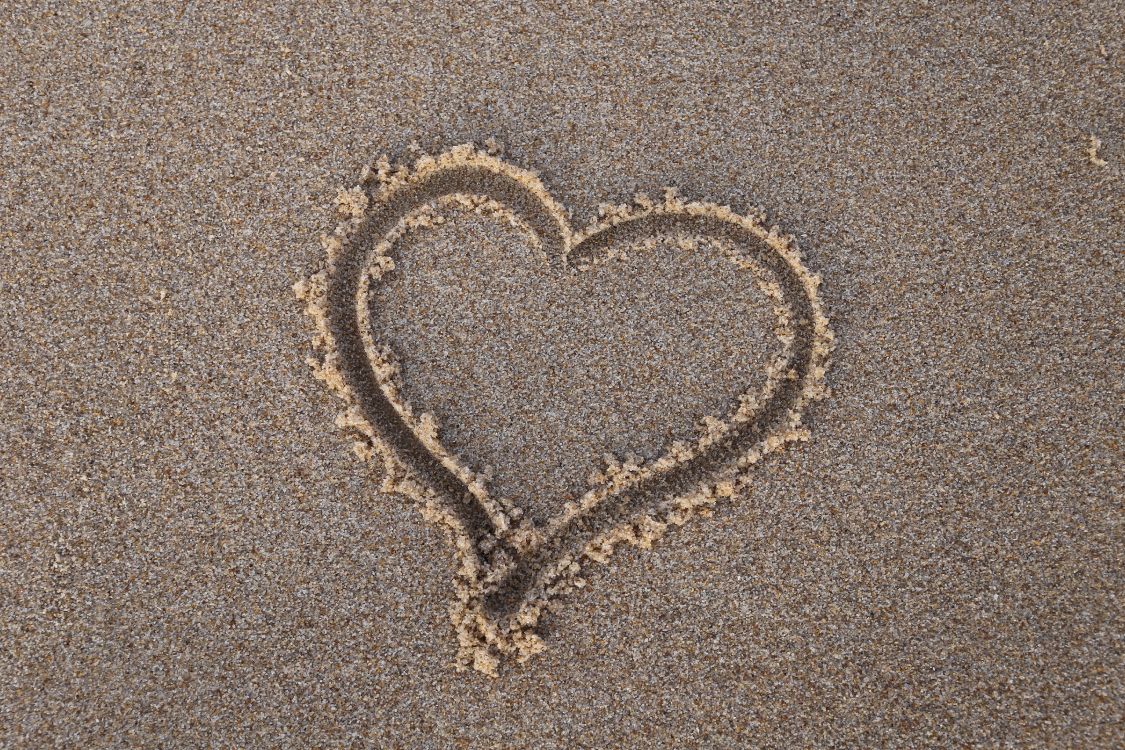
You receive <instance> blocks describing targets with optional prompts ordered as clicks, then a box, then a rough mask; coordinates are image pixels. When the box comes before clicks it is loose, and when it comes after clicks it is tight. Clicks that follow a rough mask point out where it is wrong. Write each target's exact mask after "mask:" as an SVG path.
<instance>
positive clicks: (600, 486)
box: [295, 146, 833, 675]
mask: <svg viewBox="0 0 1125 750" xmlns="http://www.w3.org/2000/svg"><path fill="white" fill-rule="evenodd" d="M339 202H340V206H341V211H342V213H343V214H345V215H346V217H347V218H346V219H345V220H344V221H342V222H341V223H340V224H339V226H337V227H336V230H335V232H334V233H333V234H332V235H330V236H326V237H324V238H323V240H322V242H323V245H324V247H325V249H326V251H327V258H326V260H325V263H324V266H323V268H321V269H320V270H318V271H317V272H316V273H315V274H313V275H312V276H311V277H310V278H308V279H306V280H303V281H301V282H299V283H298V284H297V285H296V286H295V291H296V292H297V295H298V296H299V297H300V298H301V299H302V300H304V302H305V304H306V309H307V311H308V313H309V315H310V316H311V317H312V318H313V320H314V321H315V323H316V326H317V335H316V339H315V342H314V343H315V346H316V348H317V350H318V351H319V352H320V355H321V356H320V357H318V358H314V359H312V360H310V364H312V366H313V368H314V372H315V374H316V375H317V377H318V378H319V379H321V380H323V381H324V382H325V383H327V384H328V386H329V387H330V388H331V390H332V391H333V392H334V393H335V394H336V395H337V396H339V397H340V398H341V399H342V400H343V401H344V404H345V409H344V411H343V412H342V413H341V414H340V416H339V417H338V418H337V424H338V425H339V426H340V427H341V428H343V429H345V430H346V431H348V433H349V434H351V435H353V436H354V437H355V439H356V443H355V449H356V452H357V453H358V454H359V455H361V456H362V457H364V458H367V459H372V460H373V459H376V458H378V459H379V460H380V461H381V464H382V467H383V489H384V490H385V491H388V492H394V493H397V494H400V495H403V496H406V497H408V498H410V499H412V500H414V501H415V502H417V503H418V505H419V506H420V508H421V510H422V512H423V514H424V515H425V517H426V518H427V519H429V520H432V521H434V522H436V523H438V524H440V525H442V526H443V527H444V528H445V529H446V530H447V532H448V535H449V537H450V539H451V541H452V543H453V547H454V549H455V551H456V556H457V562H458V570H457V575H456V580H455V588H456V600H455V603H454V606H453V607H451V615H452V619H453V622H454V625H455V627H456V629H457V633H458V638H459V644H460V649H459V652H458V659H457V664H458V666H459V667H470V666H471V667H473V668H475V669H477V670H479V671H481V672H485V673H488V674H493V675H495V674H496V669H497V666H498V663H499V659H500V657H501V656H505V655H510V656H514V657H516V658H517V659H519V660H520V661H523V660H526V659H527V658H529V657H531V656H532V655H534V654H535V653H537V652H539V651H541V650H542V649H543V648H544V643H543V641H542V639H541V637H540V636H539V635H538V634H537V633H536V629H537V626H538V624H539V621H540V618H541V616H542V615H543V613H544V612H545V610H546V606H547V604H548V602H549V601H550V600H552V599H554V598H556V597H557V596H559V595H560V594H562V593H564V592H566V591H568V590H571V589H573V588H575V587H578V586H581V585H583V580H582V578H581V577H580V572H581V569H582V566H583V565H584V564H586V563H588V562H590V561H596V562H606V561H607V560H608V558H609V556H610V555H611V554H612V552H613V549H614V547H615V546H616V545H618V544H620V543H622V542H626V543H630V544H634V545H637V546H640V547H645V548H648V547H650V546H651V545H652V542H653V541H655V540H656V539H658V538H659V537H660V536H661V535H662V534H663V533H664V531H665V530H666V529H667V528H668V527H669V526H670V525H682V524H683V523H684V522H686V521H687V520H688V519H689V518H690V517H692V516H693V515H695V514H697V513H699V512H706V510H707V509H708V508H709V507H710V506H712V505H714V504H715V503H716V502H717V501H718V500H720V499H724V498H730V497H734V496H735V495H736V494H737V493H738V492H739V490H740V489H741V487H742V486H743V485H744V484H745V483H746V481H747V476H748V470H749V469H750V467H751V466H752V465H753V464H755V463H756V462H757V461H759V460H760V459H761V458H762V457H763V456H765V455H766V454H768V453H770V452H772V451H774V450H777V449H778V448H780V447H782V446H784V445H785V444H787V443H789V442H793V441H799V440H805V439H807V437H808V432H807V430H806V429H805V427H804V426H803V425H802V412H803V410H804V408H805V407H806V406H807V405H808V404H809V403H810V402H812V401H814V400H816V399H820V398H823V397H824V396H825V395H826V393H827V390H826V387H825V372H826V367H827V363H828V356H829V354H830V352H831V350H832V346H833V336H832V332H831V330H830V329H829V327H828V320H827V318H826V317H825V314H824V312H823V310H822V309H821V304H820V300H819V297H818V294H817V289H818V286H819V278H818V277H817V276H815V275H813V274H811V273H810V272H809V271H808V270H807V269H806V268H805V267H804V265H803V263H802V262H801V257H800V253H799V251H798V250H797V248H796V245H795V243H794V241H793V239H792V237H787V236H783V235H781V234H779V233H778V232H777V230H776V229H767V228H766V227H764V226H762V224H761V223H760V222H759V220H758V219H757V218H754V217H748V216H742V215H739V214H736V213H734V212H732V211H731V210H730V209H729V208H726V207H723V206H717V205H714V204H709V203H697V202H684V201H682V200H680V199H679V198H678V197H677V196H676V195H675V193H674V192H673V191H668V192H667V193H666V195H665V197H664V199H663V200H660V201H653V200H649V199H647V198H644V197H643V196H642V197H638V199H637V201H636V202H635V203H634V204H633V205H629V206H610V207H606V208H603V211H602V216H601V218H600V220H599V221H598V222H597V223H595V224H593V225H592V226H590V227H588V228H586V229H584V230H581V231H575V230H574V229H572V228H571V226H570V223H569V220H568V218H567V214H566V212H565V211H564V209H563V208H562V206H560V205H559V204H558V203H557V202H556V201H555V200H554V199H553V198H552V197H551V196H550V194H549V193H548V192H547V190H546V188H545V187H544V186H543V184H542V183H541V182H540V180H539V179H538V177H537V176H536V175H535V174H534V173H531V172H529V171H526V170H523V169H520V168H517V167H515V166H512V165H511V164H508V163H507V162H505V161H503V160H502V159H500V158H498V157H496V156H494V155H492V154H489V153H486V152H482V151H479V150H477V149H475V148H473V147H472V146H459V147H457V148H454V149H452V150H450V151H448V152H446V153H444V154H441V155H439V156H436V157H432V156H423V157H421V158H419V159H418V160H417V161H416V162H415V163H414V164H412V165H400V166H392V165H391V164H390V163H389V162H388V161H387V160H386V159H385V158H384V159H380V160H379V161H378V162H377V163H376V164H375V165H374V167H373V168H367V169H366V170H365V173H364V176H363V179H362V180H361V184H360V185H357V186H355V187H354V188H351V189H350V190H345V191H341V193H340V196H339ZM458 211H459V212H470V213H473V214H476V215H478V216H482V217H485V218H488V219H491V220H494V221H497V222H500V223H502V224H505V225H509V226H512V227H516V228H518V229H519V230H521V231H522V232H523V233H524V234H525V236H526V237H527V238H528V241H529V242H530V243H531V244H532V245H533V246H534V247H535V248H536V249H537V250H538V251H540V255H544V256H546V258H548V259H554V260H556V261H557V262H559V263H562V264H564V265H566V266H569V267H570V268H572V269H578V270H579V271H581V270H584V269H587V268H589V267H592V266H594V265H596V264H599V263H602V262H605V261H607V260H609V259H612V258H614V257H615V256H617V255H620V254H622V253H624V252H625V251H626V250H627V251H628V252H629V253H643V252H645V251H646V250H651V249H652V248H653V247H654V246H655V245H656V244H657V243H674V244H675V245H676V246H678V247H679V248H681V249H682V250H683V251H684V252H688V253H714V254H717V255H719V256H721V257H723V258H725V259H727V260H729V261H730V262H731V263H733V264H735V266H736V267H737V269H739V273H741V274H743V276H744V278H745V281H746V284H749V285H753V286H756V287H757V288H758V289H759V290H760V291H761V292H762V293H764V295H765V297H766V299H767V300H768V301H769V304H770V307H771V308H772V312H773V315H774V316H775V318H776V324H775V327H774V333H775V335H776V338H777V341H778V343H779V353H778V354H777V356H776V357H775V358H774V359H773V360H772V361H771V362H770V364H769V365H768V366H767V367H766V371H765V373H764V385H762V386H761V388H760V389H757V390H755V391H754V392H747V393H743V394H741V395H740V397H739V398H738V399H737V403H736V404H735V405H734V407H733V408H732V409H731V410H730V412H729V413H727V414H723V415H719V416H717V417H708V418H707V419H705V420H704V421H703V423H702V426H701V429H700V430H699V434H698V435H697V436H696V437H695V438H694V439H693V440H691V441H674V442H672V443H671V444H670V445H668V446H666V448H665V450H664V451H663V453H662V454H661V455H659V456H658V457H657V458H655V459H653V460H650V461H647V462H645V461H643V460H641V459H639V458H637V457H635V456H631V457H629V458H626V459H624V460H611V461H610V462H609V464H608V465H607V466H606V467H605V468H604V470H602V471H601V472H598V473H597V474H596V475H595V476H593V477H591V483H590V486H589V487H588V488H587V490H586V491H585V493H584V494H582V495H581V496H580V497H578V498H577V499H574V500H571V501H568V502H567V503H566V504H565V505H564V506H563V507H562V509H561V510H560V511H559V512H558V513H556V514H555V515H554V516H553V517H552V518H550V519H548V520H546V521H545V522H541V523H539V524H537V523H535V522H534V521H533V520H532V519H531V517H530V515H529V514H525V513H524V512H523V510H522V509H521V508H519V507H517V506H516V505H515V504H514V503H512V502H511V501H509V500H507V499H505V498H504V497H501V496H497V495H495V493H493V492H491V491H490V487H489V477H488V476H487V475H486V474H484V473H482V472H481V471H480V469H479V467H472V466H468V465H466V463H465V461H464V460H463V459H462V458H461V457H460V456H458V455H456V454H455V453H454V452H453V451H451V450H449V449H448V448H447V447H446V446H445V445H444V444H443V442H442V440H441V436H440V433H439V429H438V424H437V421H436V419H435V418H434V417H433V416H432V415H430V414H427V413H425V412H421V411H416V410H415V409H414V408H412V406H411V405H410V404H409V403H407V401H406V399H405V397H404V395H403V394H404V384H403V382H402V380H401V370H400V367H399V365H398V359H397V355H396V352H394V351H393V350H392V349H391V348H390V347H389V346H388V345H387V344H386V343H385V342H384V341H382V340H381V339H380V331H379V330H378V326H377V325H375V321H373V320H372V316H371V309H370V304H369V300H370V297H371V291H372V289H373V288H375V287H376V285H379V284H381V283H384V279H385V278H387V277H388V274H394V273H396V271H395V262H394V257H395V248H396V244H397V243H399V242H400V241H401V240H403V238H404V237H406V236H407V235H408V234H410V233H412V232H417V231H419V230H423V229H425V228H428V227H433V226H436V225H438V224H441V223H442V222H444V221H445V218H446V215H447V214H448V213H449V212H458ZM593 427H596V426H593Z"/></svg>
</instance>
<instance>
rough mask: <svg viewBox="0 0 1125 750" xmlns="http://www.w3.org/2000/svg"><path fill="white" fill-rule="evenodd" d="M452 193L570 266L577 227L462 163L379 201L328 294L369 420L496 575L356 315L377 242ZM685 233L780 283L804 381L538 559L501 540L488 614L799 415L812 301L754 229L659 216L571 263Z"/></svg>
mask: <svg viewBox="0 0 1125 750" xmlns="http://www.w3.org/2000/svg"><path fill="white" fill-rule="evenodd" d="M452 193H469V194H475V195H483V196H486V197H488V198H492V199H494V200H496V201H498V202H500V203H503V204H505V205H507V206H508V207H509V208H511V209H512V211H513V212H514V213H516V214H518V215H520V216H521V217H522V218H523V219H524V221H526V222H527V224H528V225H529V226H530V227H531V228H532V230H533V231H535V232H536V233H537V234H538V236H539V238H540V240H541V241H542V243H543V249H544V251H545V252H546V253H547V256H548V258H550V259H551V261H552V262H556V260H557V261H558V262H562V260H563V258H564V254H565V252H566V246H567V234H568V232H569V231H570V229H569V228H568V227H566V226H562V225H560V224H559V222H558V221H557V220H556V218H555V216H554V214H552V213H551V211H550V210H549V207H548V206H547V205H546V204H545V203H544V202H543V200H542V199H541V198H540V197H539V196H538V195H536V194H534V193H533V192H531V190H530V189H529V188H528V187H527V186H526V185H524V184H523V183H521V182H520V181H519V180H517V179H516V178H514V177H512V176H510V175H507V174H503V173H499V172H496V171H493V170H491V169H487V168H484V167H474V166H464V165H462V166H456V167H451V168H447V169H444V170H441V171H439V172H436V173H435V174H434V175H432V176H431V177H430V178H429V179H425V180H422V181H420V182H418V183H415V184H413V185H411V186H409V187H407V188H405V189H402V190H401V191H400V192H398V193H396V194H394V196H393V197H392V198H391V199H390V200H389V201H387V202H385V203H381V204H380V203H377V202H376V204H375V207H374V208H373V209H372V212H371V213H370V214H369V215H368V216H367V217H366V218H365V222H364V224H363V225H362V226H361V227H360V228H359V230H358V233H357V234H356V236H355V237H353V239H352V240H351V241H350V242H348V243H347V244H346V245H345V252H344V253H343V254H342V256H341V257H340V258H339V259H338V260H337V263H336V267H335V269H334V270H333V272H332V276H331V278H330V282H329V291H328V324H329V326H330V328H331V333H332V335H333V338H334V339H335V341H336V343H337V348H338V353H339V357H340V365H341V370H342V372H343V375H344V378H345V379H346V381H347V384H348V386H349V387H350V388H351V390H352V391H353V392H354V393H355V394H356V397H357V400H358V407H359V408H360V410H361V411H362V412H363V415H364V417H365V418H366V419H367V421H368V422H370V424H371V425H372V426H373V427H374V428H375V430H376V431H377V432H378V435H379V437H380V438H381V439H382V440H384V441H385V442H386V443H387V444H388V445H389V446H390V447H391V448H392V449H393V450H394V452H395V453H396V455H398V456H399V457H400V458H401V459H402V460H403V461H405V462H406V463H407V464H408V465H409V467H410V468H411V470H412V471H413V472H414V473H416V474H417V475H418V477H419V478H421V479H422V480H424V481H425V482H427V483H428V484H429V485H430V487H432V488H433V489H434V490H435V491H436V492H437V493H438V495H439V496H440V497H441V499H442V501H443V502H444V503H445V504H446V506H447V508H448V509H449V510H450V511H451V512H452V513H453V514H454V515H455V517H456V518H457V520H458V523H459V524H460V525H461V526H462V528H463V530H464V533H466V534H467V535H468V537H469V539H471V540H472V541H473V549H474V552H473V554H476V555H478V562H480V563H481V565H482V566H483V567H486V568H487V567H488V562H489V561H488V560H487V559H484V558H482V557H480V554H479V552H477V551H476V550H477V549H478V547H477V542H479V541H480V540H482V539H483V538H484V537H486V536H495V535H496V530H495V529H494V528H493V524H492V521H491V519H490V517H489V515H488V514H487V513H486V512H485V510H484V509H483V508H482V507H481V506H480V504H479V503H478V502H477V500H476V498H474V497H473V496H472V495H471V494H470V493H469V492H468V490H467V488H466V487H465V486H464V484H463V483H462V482H461V480H460V479H459V478H458V477H457V476H456V475H454V474H453V473H452V472H451V471H450V470H449V469H447V468H446V467H445V466H444V465H442V463H441V462H440V461H439V460H438V459H437V458H436V457H435V456H434V455H433V454H432V453H431V452H430V451H429V450H428V449H427V448H426V447H425V446H424V445H423V444H422V443H421V441H420V440H419V439H418V437H417V436H416V435H415V434H414V432H413V431H412V430H411V429H410V428H409V427H408V426H407V425H406V424H405V422H404V421H403V420H402V419H401V417H400V416H399V414H398V412H397V411H396V410H395V408H394V406H393V404H392V403H391V402H390V401H389V400H388V399H387V397H386V396H385V394H384V393H383V391H382V389H381V388H380V386H379V382H378V379H377V377H376V375H375V372H374V370H373V368H372V365H371V363H370V362H369V361H368V358H367V354H366V352H365V351H364V347H363V343H362V341H363V338H362V336H361V332H360V330H359V322H358V319H357V312H356V294H357V293H358V288H359V282H360V278H361V274H363V273H364V269H365V266H366V261H367V255H368V253H369V252H370V251H371V249H372V248H373V247H374V245H375V244H376V243H377V242H378V241H379V240H380V239H382V238H383V237H384V236H386V235H387V234H388V233H389V232H390V231H391V230H392V229H393V228H394V226H395V224H396V223H397V222H398V221H399V220H400V219H401V218H402V217H403V216H405V215H406V214H407V213H409V212H410V211H411V210H413V209H414V208H417V207H418V206H420V205H423V204H425V203H428V202H431V201H434V200H437V199H438V198H441V197H442V196H445V195H449V194H452ZM675 232H681V233H687V234H690V235H694V236H701V237H710V238H716V239H720V240H724V241H726V242H728V243H730V244H732V245H735V246H737V247H739V248H740V249H741V250H742V252H744V253H747V254H748V255H749V256H750V257H751V258H752V259H753V260H754V261H756V262H757V263H759V264H760V265H761V266H762V267H763V268H765V269H766V270H768V271H769V272H770V274H771V275H772V276H773V278H774V279H775V280H776V281H777V282H778V283H779V284H780V286H781V289H782V291H783V294H784V296H785V302H786V303H787V305H788V306H789V309H790V310H791V311H792V315H793V318H794V320H793V321H792V324H793V328H794V331H795V334H796V335H795V339H794V343H793V348H792V352H791V359H790V360H789V362H788V366H789V368H790V369H793V370H794V371H795V372H796V375H797V377H796V378H795V379H793V380H783V381H782V382H781V384H780V386H779V388H778V390H777V391H776V392H775V393H774V394H773V395H772V397H771V398H770V399H769V400H768V401H767V402H766V404H765V405H764V406H763V407H762V408H761V410H760V411H759V415H758V417H757V418H756V419H754V420H752V421H751V422H748V423H745V424H741V425H735V426H734V427H733V428H732V432H731V433H730V434H729V435H728V436H727V437H726V438H724V439H723V440H721V441H720V442H718V443H716V444H715V445H713V446H711V447H710V448H708V449H707V450H706V451H704V452H703V453H701V454H700V455H698V456H696V457H694V458H692V459H690V460H688V461H686V462H685V463H683V464H680V465H679V466H676V467H675V468H674V469H672V470H670V471H667V472H664V473H662V474H660V475H656V476H652V477H649V478H647V479H645V480H642V481H640V482H639V483H637V484H635V485H633V486H630V487H627V488H625V489H623V490H621V491H619V492H618V493H617V494H616V495H612V496H609V497H607V498H605V499H604V500H603V501H602V502H601V503H600V504H599V505H598V506H596V507H595V508H593V509H592V510H591V511H590V512H589V513H587V514H585V515H583V516H581V517H579V518H577V519H575V520H573V521H572V522H570V523H569V524H568V525H567V526H566V527H564V528H563V529H561V530H560V531H559V533H558V534H557V535H556V536H555V537H554V538H553V539H552V540H551V541H550V542H549V543H548V544H546V545H545V546H544V547H543V548H542V549H540V550H538V551H537V552H535V553H534V554H531V555H527V556H520V555H519V554H518V553H517V552H516V551H515V550H514V549H513V548H512V547H511V545H510V544H508V543H507V542H506V541H505V540H504V539H503V537H502V535H501V539H500V544H499V545H498V546H497V548H496V549H497V550H502V551H503V552H504V553H506V555H507V556H508V557H510V558H512V559H514V560H515V564H514V566H513V568H512V569H511V570H510V571H509V572H508V574H507V575H506V576H505V577H504V579H503V580H502V581H500V583H499V584H498V585H496V586H495V587H494V588H493V589H492V590H490V591H489V592H487V593H486V594H485V596H484V606H485V612H486V613H487V614H488V615H489V616H490V617H492V618H495V619H497V620H503V619H505V618H508V617H510V616H512V615H513V614H514V613H515V612H517V611H518V609H519V607H520V605H521V604H522V603H523V602H524V601H526V600H527V599H528V598H529V596H530V595H532V594H534V593H535V592H536V591H537V590H538V589H539V588H541V587H542V585H543V584H544V583H545V582H543V581H540V580H539V578H540V574H541V572H542V571H543V570H544V569H545V568H546V567H547V566H548V565H549V564H550V563H551V562H552V561H553V560H557V559H558V558H559V556H561V555H562V554H564V553H566V552H568V551H570V552H574V551H576V550H578V549H580V548H581V547H582V546H583V545H584V544H585V543H586V542H587V541H588V540H589V539H591V538H592V537H593V536H595V535H597V534H598V533H601V532H603V531H606V530H608V529H610V528H612V527H614V526H616V525H618V524H619V523H621V522H623V521H625V520H628V519H629V518H630V517H631V516H633V515H636V514H637V513H638V512H639V511H641V510H643V509H647V508H652V507H653V506H654V505H655V504H656V501H658V500H660V499H664V498H670V497H674V496H677V495H681V494H686V493H687V492H689V491H691V490H692V489H695V488H697V487H698V486H699V485H701V484H702V483H703V480H704V479H705V478H706V477H707V476H708V475H710V474H713V473H714V472H717V471H719V470H721V469H724V468H727V467H730V466H732V465H733V464H734V463H735V462H737V460H738V459H739V458H740V457H741V456H743V455H745V454H746V453H747V451H749V450H750V449H751V448H752V447H754V446H755V445H756V444H757V443H759V442H760V441H761V440H762V439H764V438H765V437H766V436H768V435H769V434H771V432H773V431H774V430H776V429H777V428H778V427H779V426H780V425H781V424H782V423H783V422H784V420H785V419H786V416H787V413H788V411H789V409H790V408H791V407H792V406H793V404H794V403H795V401H796V400H797V399H798V398H799V395H800V393H801V390H802V388H803V387H804V383H805V379H806V376H807V375H808V368H809V365H810V362H811V358H812V342H813V340H814V329H813V326H814V314H813V309H812V302H811V300H810V299H809V298H808V296H807V295H806V293H805V291H804V287H803V285H802V283H801V279H800V278H798V276H797V272H796V270H795V269H794V268H792V267H791V266H790V265H789V263H788V262H787V261H786V260H785V259H784V258H783V257H782V256H781V255H780V254H779V253H777V252H776V251H774V250H773V249H771V248H770V247H769V246H768V245H767V244H766V243H765V242H764V241H763V240H762V239H760V238H759V237H757V236H755V235H754V234H752V233H751V232H750V231H749V230H747V229H746V228H744V227H741V226H739V225H737V224H734V223H732V222H728V221H724V220H722V219H718V218H715V217H712V216H695V215H690V214H686V213H685V214H668V213H655V214H651V215H648V216H641V217H637V218H634V219H630V220H628V221H626V222H623V223H621V224H618V225H616V226H613V227H609V228H607V229H605V230H604V231H601V232H599V233H597V234H595V235H593V236H591V237H589V238H587V239H586V240H584V241H583V242H582V243H580V244H579V245H578V246H577V247H575V248H573V249H572V254H571V257H569V258H566V259H565V260H566V262H568V263H570V264H576V263H579V262H581V261H584V260H588V259H591V258H594V257H597V256H598V255H599V254H603V253H605V252H606V251H607V249H608V248H609V246H610V245H613V244H615V243H631V242H637V241H639V240H643V239H645V238H646V237H652V236H654V235H659V234H668V233H675ZM493 554H495V552H494V553H493Z"/></svg>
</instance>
